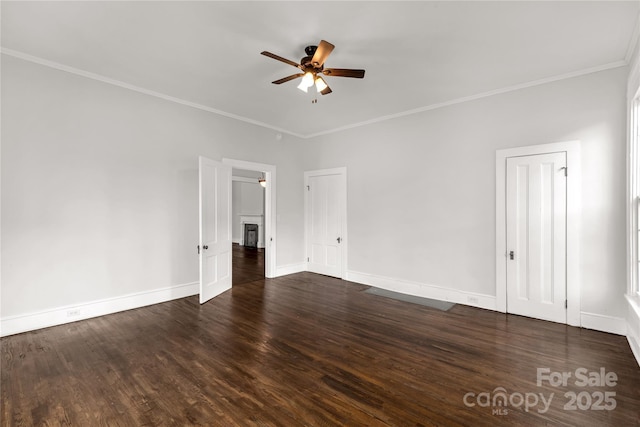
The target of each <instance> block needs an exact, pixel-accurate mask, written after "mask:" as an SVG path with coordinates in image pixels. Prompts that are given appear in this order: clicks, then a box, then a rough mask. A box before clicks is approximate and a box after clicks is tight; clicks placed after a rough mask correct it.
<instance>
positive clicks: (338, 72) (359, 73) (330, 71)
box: [322, 68, 364, 79]
mask: <svg viewBox="0 0 640 427" xmlns="http://www.w3.org/2000/svg"><path fill="white" fill-rule="evenodd" d="M322 74H324V75H325V76H331V77H352V78H354V79H362V78H364V70H350V69H348V68H325V69H324V70H322Z"/></svg>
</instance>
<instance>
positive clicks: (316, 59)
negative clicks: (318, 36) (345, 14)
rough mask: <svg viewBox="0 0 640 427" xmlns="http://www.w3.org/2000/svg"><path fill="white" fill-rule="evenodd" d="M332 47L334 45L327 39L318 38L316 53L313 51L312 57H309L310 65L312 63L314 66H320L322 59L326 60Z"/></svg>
mask: <svg viewBox="0 0 640 427" xmlns="http://www.w3.org/2000/svg"><path fill="white" fill-rule="evenodd" d="M334 47H335V46H334V45H332V44H331V43H329V42H328V41H325V40H320V44H319V45H318V48H317V49H316V53H314V54H313V58H311V65H313V66H314V68H320V67H322V64H324V61H326V60H327V58H328V57H329V55H330V54H331V52H333V48H334Z"/></svg>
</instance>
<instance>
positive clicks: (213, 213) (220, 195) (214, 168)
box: [198, 157, 232, 304]
mask: <svg viewBox="0 0 640 427" xmlns="http://www.w3.org/2000/svg"><path fill="white" fill-rule="evenodd" d="M199 168H200V171H199V182H200V245H199V246H198V252H199V254H200V304H203V303H205V302H207V301H209V300H210V299H211V298H213V297H215V296H217V295H219V294H221V293H222V292H224V291H226V290H228V289H231V262H232V252H231V248H232V246H231V243H232V239H231V167H229V166H227V165H224V164H222V163H220V162H216V161H214V160H210V159H207V158H204V157H200V159H199Z"/></svg>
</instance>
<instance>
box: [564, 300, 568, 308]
mask: <svg viewBox="0 0 640 427" xmlns="http://www.w3.org/2000/svg"><path fill="white" fill-rule="evenodd" d="M564 308H569V302H568V301H567V300H564Z"/></svg>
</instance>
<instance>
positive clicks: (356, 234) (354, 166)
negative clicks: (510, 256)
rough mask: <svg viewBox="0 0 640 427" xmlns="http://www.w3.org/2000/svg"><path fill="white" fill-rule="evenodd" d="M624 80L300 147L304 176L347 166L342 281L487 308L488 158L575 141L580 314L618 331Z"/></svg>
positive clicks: (491, 218) (491, 186) (413, 118)
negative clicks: (437, 293) (473, 298)
mask: <svg viewBox="0 0 640 427" xmlns="http://www.w3.org/2000/svg"><path fill="white" fill-rule="evenodd" d="M626 75H627V70H626V69H625V68H618V69H614V70H609V71H604V72H599V73H595V74H589V75H585V76H581V77H576V78H572V79H568V80H562V81H558V82H554V83H548V84H544V85H540V86H535V87H530V88H527V89H521V90H518V91H513V92H509V93H505V94H501V95H496V96H492V97H487V98H483V99H479V100H475V101H472V102H467V103H463V104H457V105H453V106H449V107H446V108H441V109H437V110H432V111H427V112H424V113H419V114H414V115H410V116H405V117H401V118H397V119H394V120H389V121H384V122H380V123H377V124H372V125H368V126H365V127H360V128H354V129H351V130H348V131H344V132H339V133H334V134H329V135H325V136H321V137H317V138H314V139H312V140H310V141H305V147H306V157H305V158H306V164H305V169H306V170H313V169H323V168H331V167H339V166H346V167H347V168H348V224H349V231H348V232H349V255H348V259H349V261H348V262H349V265H348V270H349V271H350V272H351V273H352V274H350V275H349V276H350V277H360V278H361V277H368V278H369V279H371V280H370V281H376V280H377V281H382V282H383V283H387V284H388V283H391V282H395V283H396V285H397V286H396V288H397V289H402V288H403V286H404V287H405V289H406V290H410V289H411V287H412V286H414V285H417V286H419V285H428V286H432V287H434V288H431V289H440V288H442V289H444V290H445V291H443V292H444V293H443V295H447V293H446V290H455V291H459V292H461V293H468V294H470V295H474V294H477V295H478V296H479V297H480V298H482V297H483V296H487V300H488V301H490V300H491V297H495V295H496V290H495V288H496V273H495V266H494V265H495V259H494V258H495V151H496V150H497V149H502V148H509V147H517V146H525V145H534V144H543V143H550V142H558V141H568V140H580V141H582V145H581V147H582V171H583V185H582V189H583V194H582V200H583V215H582V218H583V230H582V243H581V250H582V263H581V267H582V268H581V270H582V281H581V292H582V301H581V303H582V304H581V305H582V311H583V312H586V313H594V314H600V315H604V316H611V317H612V318H613V322H614V323H616V322H617V321H618V320H620V319H618V318H619V317H621V316H622V314H621V313H624V312H625V310H626V307H625V305H624V292H625V225H624V224H625V214H624V206H625V196H624V191H625V190H624V189H625V135H626V134H625V114H626V113H625V102H624V99H625V85H626ZM360 273H364V274H360ZM389 279H390V280H389ZM385 281H386V282H385ZM414 287H415V286H414ZM494 300H495V298H494ZM487 305H489V306H490V305H491V304H490V303H489V304H487ZM622 326H623V327H624V322H623V323H622Z"/></svg>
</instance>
